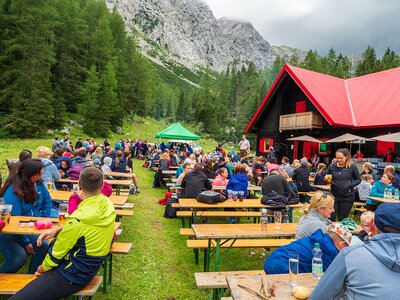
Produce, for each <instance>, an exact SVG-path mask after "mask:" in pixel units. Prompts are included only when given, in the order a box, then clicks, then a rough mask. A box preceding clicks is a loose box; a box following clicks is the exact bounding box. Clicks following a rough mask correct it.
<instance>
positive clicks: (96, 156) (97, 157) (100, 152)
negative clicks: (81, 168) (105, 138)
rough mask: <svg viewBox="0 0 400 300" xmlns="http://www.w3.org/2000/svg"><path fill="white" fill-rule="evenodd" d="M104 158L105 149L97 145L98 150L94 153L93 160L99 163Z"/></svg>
mask: <svg viewBox="0 0 400 300" xmlns="http://www.w3.org/2000/svg"><path fill="white" fill-rule="evenodd" d="M102 158H103V149H101V147H97V148H96V150H95V151H94V152H93V154H92V161H93V162H94V163H95V164H97V165H99V164H100V163H101V161H102Z"/></svg>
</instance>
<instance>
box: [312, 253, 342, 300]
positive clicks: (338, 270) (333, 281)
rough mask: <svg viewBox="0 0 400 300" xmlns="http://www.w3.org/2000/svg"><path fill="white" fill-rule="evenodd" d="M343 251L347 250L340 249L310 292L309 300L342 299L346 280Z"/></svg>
mask: <svg viewBox="0 0 400 300" xmlns="http://www.w3.org/2000/svg"><path fill="white" fill-rule="evenodd" d="M345 252H347V251H341V252H340V253H339V254H338V255H337V256H336V258H335V259H334V260H333V262H332V263H331V265H330V266H329V268H328V269H327V270H326V272H325V274H324V276H322V278H321V279H320V281H319V282H318V284H317V286H316V287H315V288H314V290H313V292H312V293H311V295H310V300H324V299H326V300H331V299H342V297H343V296H344V292H345V286H346V285H345V282H346V280H347V276H346V273H347V270H346V262H345V256H344V253H345Z"/></svg>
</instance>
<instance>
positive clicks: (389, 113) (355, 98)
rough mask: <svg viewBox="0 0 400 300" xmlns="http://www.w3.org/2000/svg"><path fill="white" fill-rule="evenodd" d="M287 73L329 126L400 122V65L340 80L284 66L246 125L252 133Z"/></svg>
mask: <svg viewBox="0 0 400 300" xmlns="http://www.w3.org/2000/svg"><path fill="white" fill-rule="evenodd" d="M285 73H287V74H288V75H289V76H290V77H291V78H292V79H293V80H294V81H295V83H296V84H297V85H298V86H299V88H300V89H301V90H302V91H303V92H304V94H305V95H306V96H307V97H308V98H309V99H310V101H311V102H312V103H313V104H314V106H315V107H316V108H317V109H318V110H319V112H320V113H321V114H322V115H323V116H324V118H325V119H326V120H327V121H328V123H329V124H330V125H337V126H344V127H352V128H367V127H389V126H399V125H400V68H395V69H390V70H387V71H382V72H378V73H373V74H368V75H364V76H360V77H355V78H350V79H346V80H345V79H341V78H337V77H333V76H329V75H325V74H321V73H317V72H313V71H309V70H305V69H301V68H297V67H293V66H290V65H285V66H284V67H283V69H282V71H281V72H280V73H279V75H278V77H277V78H276V80H275V82H274V84H273V85H272V87H271V88H270V90H269V91H268V93H267V95H266V96H265V98H264V100H263V101H262V102H261V104H260V106H259V107H258V109H257V111H256V113H255V114H254V116H253V118H252V119H251V121H250V123H249V124H248V125H247V127H246V132H249V131H250V129H251V127H252V126H253V124H254V122H255V121H256V120H257V118H258V117H259V116H260V114H261V111H262V110H263V108H264V106H265V105H266V103H267V102H268V101H269V99H270V97H271V95H272V94H273V92H274V89H275V88H276V86H277V85H278V83H279V82H280V80H281V79H282V76H283V75H284V74H285Z"/></svg>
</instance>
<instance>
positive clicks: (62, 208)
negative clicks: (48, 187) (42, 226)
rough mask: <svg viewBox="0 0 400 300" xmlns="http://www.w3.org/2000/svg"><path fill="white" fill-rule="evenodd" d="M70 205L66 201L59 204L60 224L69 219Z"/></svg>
mask: <svg viewBox="0 0 400 300" xmlns="http://www.w3.org/2000/svg"><path fill="white" fill-rule="evenodd" d="M67 211H68V205H67V204H66V203H61V204H60V205H59V206H58V224H59V225H63V224H64V223H65V221H66V219H67Z"/></svg>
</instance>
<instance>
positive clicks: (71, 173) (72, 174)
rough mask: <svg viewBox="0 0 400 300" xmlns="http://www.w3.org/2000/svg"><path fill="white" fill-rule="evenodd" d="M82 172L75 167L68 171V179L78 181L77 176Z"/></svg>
mask: <svg viewBox="0 0 400 300" xmlns="http://www.w3.org/2000/svg"><path fill="white" fill-rule="evenodd" d="M81 172H82V167H81V166H75V167H72V168H70V169H69V179H73V180H78V179H79V174H81Z"/></svg>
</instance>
